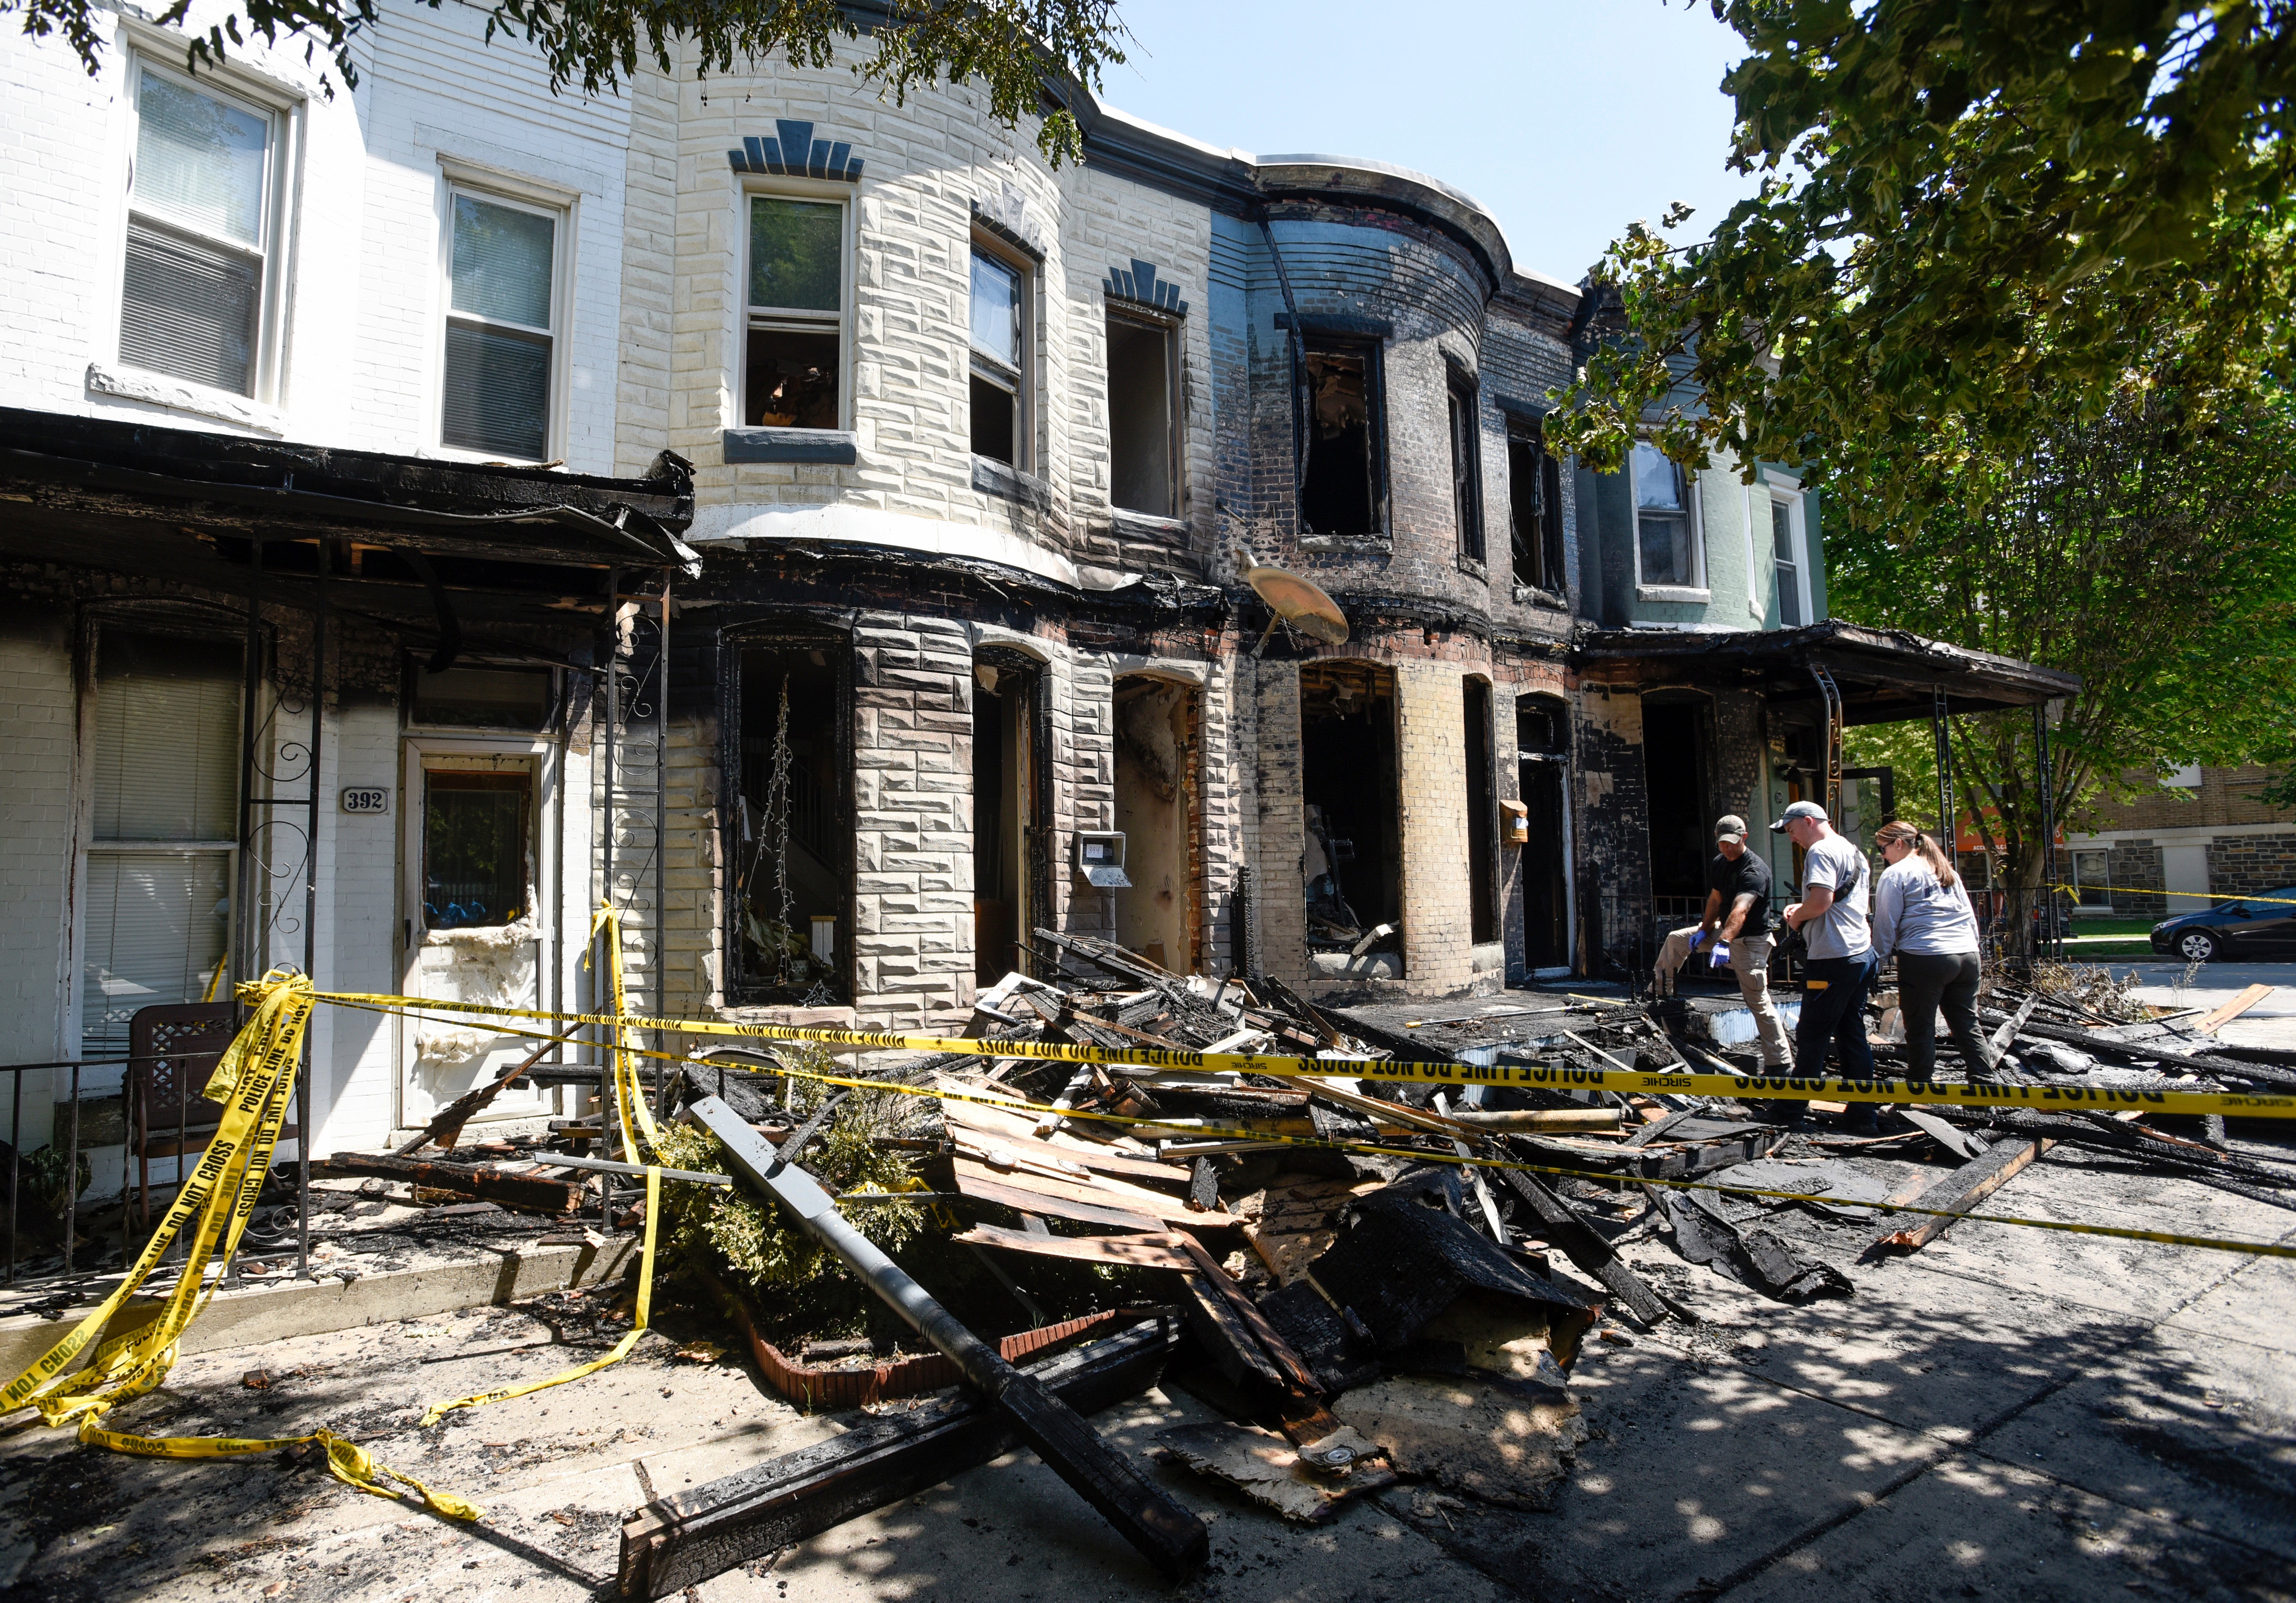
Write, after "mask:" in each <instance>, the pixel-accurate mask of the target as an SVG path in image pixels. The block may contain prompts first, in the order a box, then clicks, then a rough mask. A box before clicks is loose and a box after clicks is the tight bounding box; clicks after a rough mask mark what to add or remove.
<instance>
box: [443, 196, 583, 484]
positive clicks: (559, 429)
mask: <svg viewBox="0 0 2296 1603" xmlns="http://www.w3.org/2000/svg"><path fill="white" fill-rule="evenodd" d="M439 168H440V169H441V177H440V183H439V200H440V207H439V319H438V333H437V336H436V339H435V341H434V342H433V344H432V348H431V358H432V364H433V367H432V382H431V385H430V390H431V396H430V400H431V406H430V418H431V427H430V443H431V445H432V447H433V448H435V449H436V450H437V451H438V452H439V455H440V456H444V457H446V458H447V459H449V460H451V461H456V462H508V461H519V460H527V459H522V458H517V457H508V456H502V455H501V454H500V453H499V452H494V451H484V450H480V449H478V448H474V447H471V446H460V445H449V444H448V443H447V335H448V333H449V332H450V330H451V329H452V327H453V325H454V323H455V319H456V318H457V317H460V318H463V320H464V321H466V322H473V323H478V324H480V325H485V326H489V327H502V328H508V329H514V330H516V331H518V332H520V333H537V332H540V333H545V334H546V335H547V336H548V338H549V341H550V379H549V382H548V384H547V386H546V387H545V403H544V404H545V406H546V407H548V410H549V415H548V416H546V417H545V418H544V420H543V425H542V449H543V454H542V455H541V456H537V457H533V458H531V459H530V460H531V461H533V462H536V463H545V462H553V461H560V462H562V461H564V460H565V457H566V440H567V419H566V414H567V411H568V402H569V399H570V398H569V390H570V379H571V374H572V371H573V369H572V364H571V362H570V358H569V356H568V352H567V346H568V345H569V343H570V340H569V331H568V328H567V325H568V324H569V323H570V322H571V321H572V313H573V304H574V271H573V268H574V251H573V248H572V247H573V243H574V240H575V237H576V235H575V226H576V223H577V221H578V218H577V208H578V202H579V197H578V196H577V195H574V194H572V193H569V192H567V191H564V190H561V189H558V188H556V187H554V186H552V185H538V184H534V183H531V182H521V181H519V180H518V179H516V178H514V177H511V176H510V175H507V174H502V173H496V172H491V171H488V170H487V169H481V168H474V167H472V166H471V165H469V164H468V163H465V162H460V161H455V160H449V159H447V157H444V156H441V157H440V158H439ZM458 194H467V195H469V196H470V197H471V199H472V200H475V201H486V202H487V203H488V204H489V205H495V206H507V207H509V208H511V209H512V210H516V211H528V212H534V213H537V214H539V215H541V216H544V217H547V218H550V219H551V223H552V227H553V233H552V235H551V247H550V327H549V328H548V329H546V330H540V331H537V330H535V329H532V328H529V327H528V326H527V325H524V324H518V323H508V322H499V321H498V320H496V319H494V318H490V317H481V316H479V315H478V314H476V313H471V312H457V311H456V310H455V196H456V195H458Z"/></svg>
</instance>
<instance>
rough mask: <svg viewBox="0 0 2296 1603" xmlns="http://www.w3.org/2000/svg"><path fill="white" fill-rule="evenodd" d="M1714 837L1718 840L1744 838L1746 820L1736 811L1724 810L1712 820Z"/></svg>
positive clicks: (1738, 839)
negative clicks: (1718, 816)
mask: <svg viewBox="0 0 2296 1603" xmlns="http://www.w3.org/2000/svg"><path fill="white" fill-rule="evenodd" d="M1714 838H1715V839H1716V840H1718V841H1743V840H1744V839H1745V838H1746V820H1745V819H1743V818H1740V817H1739V816H1738V815H1737V814H1736V813H1734V812H1726V813H1724V814H1723V815H1722V816H1721V817H1720V818H1717V819H1715V820H1714Z"/></svg>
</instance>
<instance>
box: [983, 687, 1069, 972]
mask: <svg viewBox="0 0 2296 1603" xmlns="http://www.w3.org/2000/svg"><path fill="white" fill-rule="evenodd" d="M1044 683H1045V676H1044V664H1042V663H1041V662H1037V660H1036V659H1035V658H1033V657H1031V656H1029V655H1028V654H1026V653H1024V652H1021V651H1018V650H1016V649H1014V648H1013V647H1011V646H987V647H984V648H982V649H981V650H980V652H978V653H976V654H974V657H973V666H972V929H973V941H972V950H973V964H972V967H973V977H974V979H975V980H976V981H977V982H979V983H980V984H982V985H993V984H995V983H996V982H997V981H998V980H1001V979H1003V978H1004V977H1005V974H1007V973H1008V972H1010V971H1012V970H1014V969H1018V970H1020V971H1021V973H1023V974H1029V973H1033V972H1034V967H1035V966H1033V965H1031V964H1030V962H1029V953H1028V951H1027V944H1028V940H1029V931H1030V930H1032V929H1034V928H1035V927H1036V926H1037V925H1039V924H1049V923H1051V922H1052V911H1051V894H1050V892H1051V886H1050V876H1049V875H1050V868H1051V866H1052V865H1051V860H1050V857H1049V852H1050V850H1051V830H1050V827H1049V820H1048V818H1046V810H1047V809H1046V803H1047V796H1046V745H1047V736H1048V735H1049V730H1048V729H1047V728H1046V707H1045V695H1044Z"/></svg>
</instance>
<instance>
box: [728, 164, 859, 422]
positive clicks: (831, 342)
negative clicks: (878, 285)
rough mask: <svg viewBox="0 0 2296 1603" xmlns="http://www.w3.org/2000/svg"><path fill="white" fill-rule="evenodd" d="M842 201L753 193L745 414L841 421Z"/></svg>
mask: <svg viewBox="0 0 2296 1603" xmlns="http://www.w3.org/2000/svg"><path fill="white" fill-rule="evenodd" d="M844 334H845V206H844V203H843V202H842V201H799V200H791V199H788V198H787V197H784V196H781V195H751V196H750V333H749V349H748V352H747V356H748V364H749V366H748V374H747V376H746V378H745V380H744V383H743V390H742V422H744V423H747V424H749V425H750V427H751V428H771V429H836V428H840V427H842V426H843V423H844V397H843V395H842V393H841V389H840V380H841V374H842V373H843V362H844V354H843V353H844V344H845V340H844Z"/></svg>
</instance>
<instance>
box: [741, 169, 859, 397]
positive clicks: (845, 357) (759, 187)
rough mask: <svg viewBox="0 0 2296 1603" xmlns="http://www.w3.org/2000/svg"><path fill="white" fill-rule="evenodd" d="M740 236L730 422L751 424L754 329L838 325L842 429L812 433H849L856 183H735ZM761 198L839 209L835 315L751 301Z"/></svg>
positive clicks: (787, 180)
mask: <svg viewBox="0 0 2296 1603" xmlns="http://www.w3.org/2000/svg"><path fill="white" fill-rule="evenodd" d="M734 195H735V200H734V238H735V239H738V240H740V241H741V242H742V244H741V248H740V249H739V250H738V251H734V267H735V272H736V274H737V276H736V278H735V279H734V293H733V296H732V297H731V299H732V300H733V303H734V397H733V411H734V415H733V416H732V417H731V418H730V419H728V420H727V426H728V427H731V428H744V427H747V426H749V416H750V330H751V329H753V328H778V329H784V330H789V331H791V332H795V333H821V332H823V331H824V330H826V329H833V330H834V331H835V333H836V334H837V430H836V431H832V430H829V429H808V430H807V431H806V432H808V433H820V434H826V433H831V432H837V431H849V430H850V429H851V428H852V427H853V365H854V363H853V341H854V334H853V330H854V313H853V301H854V297H855V295H856V293H857V291H858V288H859V277H858V275H857V273H856V272H855V261H856V257H857V245H856V242H855V238H854V229H855V226H856V218H855V214H856V213H857V212H858V211H859V210H860V208H859V207H857V206H856V205H855V204H854V189H853V185H850V184H841V183H831V182H829V181H827V180H824V179H818V178H770V177H769V178H764V179H757V178H750V179H745V180H744V181H743V182H742V183H740V184H738V185H735V186H734ZM757 200H763V201H814V202H821V203H831V204H834V205H835V206H836V207H837V208H838V210H839V218H840V220H839V224H838V229H837V311H836V314H835V316H832V315H831V314H829V313H827V312H824V311H820V310H817V309H815V308H805V307H798V308H789V307H753V306H751V305H750V201H757Z"/></svg>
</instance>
